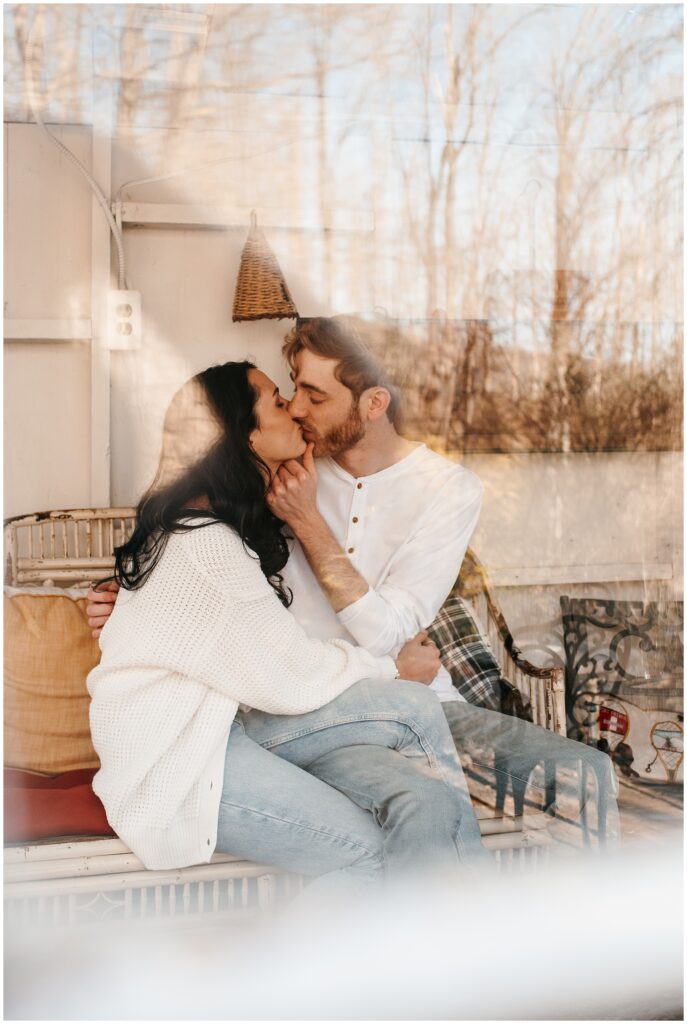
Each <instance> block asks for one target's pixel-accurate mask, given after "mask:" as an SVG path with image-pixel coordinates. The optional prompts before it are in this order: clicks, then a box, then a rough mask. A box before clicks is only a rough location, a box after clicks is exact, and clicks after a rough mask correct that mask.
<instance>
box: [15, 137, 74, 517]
mask: <svg viewBox="0 0 687 1024" xmlns="http://www.w3.org/2000/svg"><path fill="white" fill-rule="evenodd" d="M55 134H56V135H57V136H58V138H60V139H61V140H62V141H63V142H64V143H65V144H66V145H68V146H69V147H70V149H71V150H72V151H73V152H74V153H75V154H76V155H77V156H78V158H79V159H80V160H81V161H82V162H83V163H84V164H85V165H86V166H87V167H88V166H89V165H90V152H91V130H90V128H88V127H63V128H56V129H55ZM4 141H5V180H4V192H5V195H4V200H5V259H4V277H5V280H4V290H5V300H4V301H5V306H4V313H5V320H6V321H7V320H10V321H21V322H25V321H31V320H33V321H36V320H51V321H65V320H73V319H84V318H86V319H87V318H89V317H90V304H91V294H90V282H91V198H90V193H89V192H88V190H87V189H86V188H85V187H84V186H83V185H82V183H81V181H80V180H79V179H78V177H77V175H76V174H75V172H74V169H73V167H72V166H71V164H70V163H69V161H68V160H66V159H65V158H64V157H63V156H61V155H60V153H59V152H58V151H57V149H56V148H55V147H54V146H53V145H52V143H50V141H49V140H48V139H46V138H45V136H44V135H43V134H42V133H41V132H40V130H39V129H38V128H37V127H36V126H34V125H26V124H8V125H7V124H6V125H5V136H4ZM4 367H5V394H4V401H5V412H4V427H5V474H4V476H5V515H6V516H11V515H18V514H21V513H24V512H36V511H40V510H43V509H48V508H60V507H65V506H71V507H73V506H79V505H86V504H88V502H89V481H90V439H89V431H90V398H89V394H90V352H89V346H88V344H87V343H83V342H70V341H66V342H46V341H44V340H42V339H31V340H25V341H7V340H6V342H5V356H4Z"/></svg>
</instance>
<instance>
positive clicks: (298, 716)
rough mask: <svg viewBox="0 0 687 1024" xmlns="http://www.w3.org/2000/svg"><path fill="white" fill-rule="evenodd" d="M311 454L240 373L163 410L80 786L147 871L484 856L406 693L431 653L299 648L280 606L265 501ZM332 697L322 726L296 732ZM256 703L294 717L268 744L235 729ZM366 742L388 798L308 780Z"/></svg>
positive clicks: (298, 867)
mask: <svg viewBox="0 0 687 1024" xmlns="http://www.w3.org/2000/svg"><path fill="white" fill-rule="evenodd" d="M305 447H306V445H305V442H304V440H303V437H302V434H301V431H300V428H299V427H298V425H297V424H296V423H295V422H294V421H293V420H292V419H291V417H290V416H289V413H288V410H287V408H286V403H285V402H283V401H282V399H281V397H280V395H279V392H278V389H277V388H276V387H275V386H274V384H273V382H272V381H270V380H269V378H267V377H266V376H265V374H263V373H262V372H261V371H260V370H258V369H256V368H255V367H254V366H253V365H252V364H251V363H248V362H243V363H225V364H224V365H222V366H213V367H210V368H209V369H208V370H205V371H204V372H203V373H200V374H198V375H197V376H196V377H194V378H193V379H192V380H190V381H189V382H188V383H187V384H185V385H184V387H182V388H181V389H180V391H179V392H177V394H176V395H175V397H174V399H173V400H172V403H171V405H170V407H169V410H168V412H167V415H166V418H165V427H164V435H163V449H162V456H161V460H160V468H159V471H158V475H157V478H156V480H155V483H154V484H153V486H152V487H151V488H150V489H149V490H148V492H147V493H146V494H145V495H144V497H143V498H142V500H141V502H140V504H139V506H138V517H137V525H136V529H135V531H134V533H133V535H132V536H131V538H130V540H129V541H128V542H127V543H126V544H124V545H123V546H122V547H120V548H118V549H117V552H116V568H115V579H116V580H117V582H118V583H119V585H120V587H121V589H120V591H119V594H118V597H117V602H116V605H115V608H114V611H113V613H112V615H111V617H110V619H109V620H108V622H107V624H106V625H105V627H104V629H103V631H102V634H101V639H100V646H101V650H102V660H101V663H100V665H99V666H98V667H97V668H95V669H94V670H93V671H92V672H91V674H90V676H89V678H88V686H89V691H90V693H91V697H92V703H91V731H92V735H93V742H94V745H95V748H96V750H97V752H98V755H99V757H100V761H101V767H100V770H99V772H98V773H97V774H96V776H95V779H94V781H93V788H94V790H95V792H96V793H97V794H98V796H99V797H100V799H101V800H102V802H103V804H104V806H105V809H106V811H107V815H108V819H109V821H110V824H111V825H112V827H113V828H114V829H115V831H116V832H117V833H118V834H119V836H120V837H121V838H122V839H123V840H124V841H125V842H126V843H127V844H128V845H129V846H130V847H131V849H132V850H133V851H134V852H135V853H136V854H137V855H138V856H139V857H140V859H141V860H142V861H143V863H144V864H145V865H146V866H147V867H149V868H175V867H183V866H186V865H189V864H197V863H201V862H204V861H208V860H209V859H210V857H211V855H212V853H213V852H214V851H215V850H221V851H224V852H227V853H232V854H235V855H237V856H243V857H249V858H251V859H255V860H259V861H262V862H263V863H270V864H273V865H276V866H278V867H283V868H286V869H289V870H293V871H299V872H301V873H304V874H312V875H320V874H324V873H328V872H333V871H337V870H340V869H347V870H349V871H353V872H355V873H357V874H370V873H371V874H374V873H376V872H378V871H379V870H380V868H382V867H385V868H387V869H388V870H394V869H401V868H407V867H409V866H411V865H413V864H417V865H418V866H420V865H422V866H424V867H426V866H428V865H434V866H440V867H447V866H448V867H455V866H456V865H457V863H458V861H459V860H460V859H461V857H462V856H463V855H465V854H467V853H468V852H470V853H472V854H474V853H483V851H482V849H481V847H480V840H479V827H478V825H477V822H476V819H475V816H474V812H473V811H472V807H471V804H470V800H469V796H468V794H467V789H466V787H465V781H464V778H463V774H462V770H461V768H460V762H459V761H458V759H457V756H456V753H455V748H454V746H453V742H452V740H451V736H450V733H449V731H448V727H447V725H446V721H445V718H444V716H443V713H442V711H441V707H440V705H439V704H438V702H437V701H436V700H435V699H434V697H433V695H431V694H429V693H428V692H427V690H426V688H425V687H424V686H421V685H418V682H422V683H428V682H430V681H431V679H432V678H434V675H435V674H436V670H437V666H438V652H437V650H436V648H435V647H434V646H433V645H432V644H428V643H427V641H426V637H425V636H424V635H423V634H421V635H420V636H418V637H416V638H415V639H414V640H412V641H410V642H409V643H407V644H406V645H405V647H404V648H403V649H402V650H401V652H400V654H399V655H398V657H397V658H396V660H395V662H394V661H393V660H392V659H391V658H390V657H382V658H377V657H374V656H373V655H371V654H369V653H368V652H367V651H365V650H363V649H361V648H359V647H354V646H352V645H350V644H348V643H346V642H345V641H343V640H332V641H329V642H322V641H318V640H309V639H308V638H307V637H306V636H305V634H304V633H303V631H302V629H301V628H300V626H299V625H298V624H297V623H296V621H295V619H294V618H293V616H292V615H291V614H290V613H289V612H288V610H287V608H288V605H289V602H290V594H289V592H288V591H287V589H286V587H285V586H284V584H283V581H282V578H281V575H280V572H281V569H282V568H283V567H284V565H285V563H286V560H287V558H288V546H287V541H286V539H285V537H284V535H283V534H282V530H281V527H282V524H281V522H280V521H279V520H277V519H276V518H275V517H274V516H273V514H272V513H271V512H270V510H269V508H268V506H267V504H266V501H265V494H266V491H267V488H268V486H269V483H270V481H271V480H272V478H273V476H274V474H275V473H276V471H277V469H278V468H279V465H280V464H281V463H282V462H284V461H285V460H287V459H293V458H297V457H298V456H300V455H302V454H303V453H304V450H305ZM399 677H403V679H399ZM404 679H405V680H407V679H411V680H416V682H407V681H404ZM329 702H332V703H331V707H332V708H335V709H336V712H335V713H333V715H332V718H331V723H330V724H329V725H328V726H327V727H325V728H323V726H322V723H321V721H318V725H317V727H316V728H315V727H313V728H309V726H308V721H307V720H308V714H307V713H308V712H311V711H314V710H316V709H318V708H321V707H322V706H323V705H325V704H326V705H328V707H329V706H330V704H329ZM340 702H343V703H340ZM239 708H241V709H242V712H241V713H239ZM251 708H256V709H260V710H261V711H265V712H268V713H270V714H274V715H284V716H293V717H292V718H289V719H288V721H289V723H292V726H293V727H292V728H290V729H289V731H288V734H287V735H285V736H283V737H282V738H281V740H280V741H279V743H275V745H274V748H273V749H270V750H267V749H264V748H263V747H261V746H259V745H258V744H257V743H255V742H254V741H253V740H251V739H250V738H249V737H248V736H247V735H246V733H245V730H244V727H243V724H242V718H243V716H245V715H246V714H249V712H250V709H251ZM361 745H370V747H371V748H373V749H375V750H378V751H379V757H380V760H379V762H378V766H379V768H380V771H382V769H383V771H384V772H386V775H385V777H384V778H385V780H386V777H387V776H388V783H386V781H384V782H382V784H381V787H382V790H384V792H383V799H382V800H381V801H380V796H379V794H380V782H379V778H375V783H374V784H375V794H374V799H373V798H372V797H371V796H370V795H369V794H367V793H365V792H364V789H365V787H364V785H363V786H362V787H360V786H359V785H358V784H359V779H357V780H356V785H357V786H358V789H357V790H356V793H355V795H353V799H355V801H356V802H355V803H354V802H353V800H352V799H349V796H344V795H343V793H342V792H338V791H337V790H336V789H334V788H332V787H331V786H329V785H327V784H325V783H324V782H323V781H321V780H319V779H318V778H317V777H316V766H317V761H318V759H320V758H322V757H324V756H325V755H327V754H328V753H330V752H331V751H335V750H338V749H341V748H351V747H359V746H361ZM366 749H367V747H366ZM389 758H391V760H389ZM375 764H376V762H375ZM390 768H391V769H392V770H390ZM375 774H376V775H378V774H379V772H375ZM342 788H343V787H342ZM361 788H362V790H363V791H360V789H361ZM349 795H351V793H350V792H349ZM356 804H359V806H356ZM382 805H383V811H382V810H380V806H382ZM363 808H367V809H368V810H373V811H375V812H376V813H375V814H374V815H371V814H369V813H368V812H367V810H364V809H363Z"/></svg>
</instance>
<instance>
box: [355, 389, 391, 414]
mask: <svg viewBox="0 0 687 1024" xmlns="http://www.w3.org/2000/svg"><path fill="white" fill-rule="evenodd" d="M360 399H361V400H360V405H361V412H364V416H363V418H364V419H367V420H370V421H372V420H378V419H380V418H381V417H382V416H384V415H385V413H386V410H387V409H388V408H389V402H390V401H391V395H390V394H389V392H388V391H387V389H386V388H380V387H375V388H366V390H365V391H363V393H362V395H361V396H360Z"/></svg>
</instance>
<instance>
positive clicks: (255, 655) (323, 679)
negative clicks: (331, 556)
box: [88, 523, 396, 868]
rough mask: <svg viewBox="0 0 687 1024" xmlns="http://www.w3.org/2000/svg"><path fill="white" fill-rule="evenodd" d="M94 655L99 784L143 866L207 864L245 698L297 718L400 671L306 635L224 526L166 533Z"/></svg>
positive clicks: (120, 600) (121, 599)
mask: <svg viewBox="0 0 687 1024" xmlns="http://www.w3.org/2000/svg"><path fill="white" fill-rule="evenodd" d="M100 648H101V651H102V659H101V662H100V665H99V666H98V667H97V668H95V669H93V671H92V672H91V673H90V675H89V677H88V689H89V692H90V694H91V697H92V702H91V711H90V718H91V733H92V736H93V743H94V746H95V749H96V751H97V753H98V756H99V757H100V762H101V767H100V771H99V772H98V773H97V774H96V776H95V778H94V780H93V789H94V790H95V792H96V793H97V795H98V796H99V797H100V799H101V801H102V802H103V804H104V806H105V810H106V811H107V817H108V820H109V822H110V824H111V826H112V828H113V829H114V830H115V832H116V833H117V834H118V835H119V836H120V838H121V839H123V840H124V842H125V843H127V844H128V846H130V847H131V849H132V850H133V851H134V853H136V855H137V856H138V857H140V859H141V860H142V861H143V863H144V864H145V865H146V867H148V868H175V867H184V866H186V865H189V864H198V863H202V862H204V861H208V860H209V859H210V857H211V856H212V853H213V851H214V849H215V845H216V842H217V819H218V815H219V801H220V796H221V793H222V783H223V777H224V756H225V752H226V745H227V740H228V737H229V731H230V729H231V724H232V722H233V720H234V716H235V715H236V711H237V709H238V706H239V704H240V703H245V704H248V705H250V707H254V708H259V709H260V710H262V711H268V712H270V713H272V714H278V715H289V714H293V715H297V714H303V713H305V712H307V711H313V710H315V709H316V708H319V707H322V705H324V704H327V703H328V702H329V701H330V700H333V698H334V697H337V696H338V695H339V694H340V693H343V691H344V690H346V689H347V688H348V687H349V686H351V685H352V684H353V683H355V682H357V681H358V680H360V679H365V678H370V677H375V678H388V679H393V677H394V675H395V671H396V667H395V665H394V662H393V661H392V659H391V658H389V657H382V658H376V657H373V656H372V655H371V654H368V652H367V651H365V650H363V649H362V648H360V647H354V646H352V645H351V644H348V643H346V641H344V640H331V641H327V642H323V641H320V640H309V639H308V638H307V637H306V635H305V633H304V632H303V630H302V629H301V627H300V626H299V625H298V624H297V622H296V620H295V619H294V617H293V616H292V615H291V613H290V612H289V611H287V609H286V608H284V606H283V605H282V604H281V602H280V601H279V599H278V598H277V596H276V594H275V593H274V591H273V590H272V588H271V587H270V585H269V584H268V582H267V580H266V579H265V577H264V576H263V574H262V572H261V570H260V564H259V561H258V560H257V556H256V555H255V554H254V553H253V552H251V551H250V549H248V550H247V549H246V548H244V546H243V544H242V542H241V540H240V539H239V537H238V536H237V534H236V533H235V532H234V531H233V530H232V529H230V528H229V527H228V526H225V525H223V524H221V523H213V524H211V525H209V526H203V527H202V528H201V529H195V530H192V531H189V532H187V533H182V534H173V535H171V536H170V537H169V539H168V542H167V546H166V548H165V551H164V553H163V555H162V557H161V559H160V561H159V563H158V565H157V566H156V567H155V569H154V570H153V572H152V573H151V575H150V577H149V579H148V580H147V581H146V582H145V583H144V585H143V586H142V587H141V588H140V589H138V590H134V591H127V590H120V592H119V595H118V597H117V603H116V605H115V608H114V611H113V613H112V615H111V617H110V619H109V620H108V622H107V624H106V625H105V627H104V629H103V631H102V634H101V637H100Z"/></svg>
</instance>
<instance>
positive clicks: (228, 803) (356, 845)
mask: <svg viewBox="0 0 687 1024" xmlns="http://www.w3.org/2000/svg"><path fill="white" fill-rule="evenodd" d="M220 804H223V805H224V806H225V807H233V808H235V809H236V810H239V811H246V812H247V813H248V814H253V815H255V816H256V817H259V818H267V819H269V820H270V821H281V822H283V823H284V824H286V825H293V826H294V827H295V828H303V829H306V831H308V832H312V833H313V834H314V835H316V836H324V837H325V838H327V839H335V840H336V841H337V842H339V843H342V844H343V845H345V846H351V847H354V848H355V849H357V850H363V851H364V852H365V853H369V854H370V855H371V856H373V857H377V856H378V855H379V852H380V851H379V850H370V849H369V848H368V847H367V846H364V845H363V844H362V843H359V842H357V841H356V840H354V839H350V838H348V839H346V838H345V837H344V836H338V835H335V834H334V833H333V832H325V831H324V829H321V828H315V827H314V826H313V825H305V824H303V823H302V822H300V821H291V819H290V818H280V817H279V816H278V815H276V814H267V812H266V811H256V810H255V808H253V807H246V805H245V804H236V803H234V802H233V801H231V800H224V799H222V800H220Z"/></svg>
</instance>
